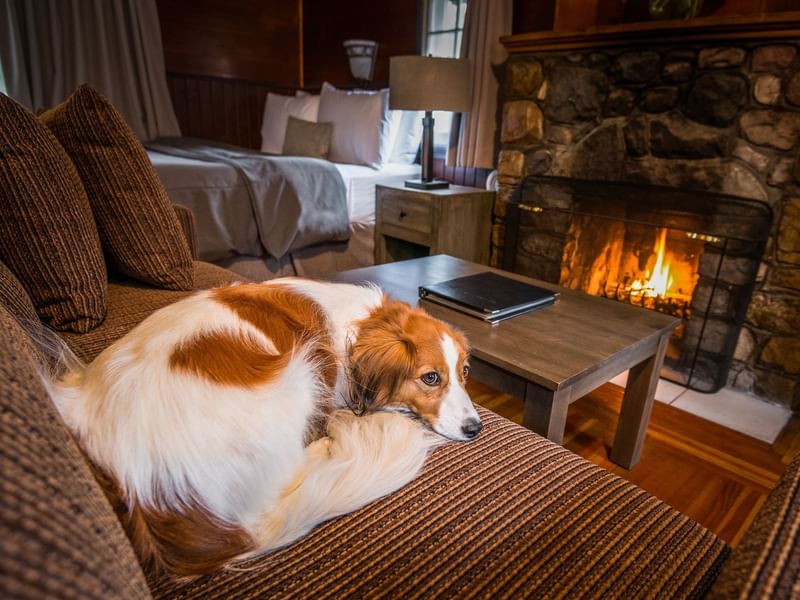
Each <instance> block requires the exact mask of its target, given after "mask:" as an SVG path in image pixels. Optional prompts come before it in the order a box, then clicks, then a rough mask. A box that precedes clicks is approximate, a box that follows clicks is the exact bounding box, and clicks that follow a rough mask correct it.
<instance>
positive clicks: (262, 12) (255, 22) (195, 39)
mask: <svg viewBox="0 0 800 600" xmlns="http://www.w3.org/2000/svg"><path fill="white" fill-rule="evenodd" d="M156 5H157V6H158V17H159V20H160V22H161V38H162V41H163V45H164V60H165V62H166V67H167V72H169V73H180V74H183V75H200V76H204V77H224V78H228V79H242V80H245V81H257V82H261V83H269V84H272V85H277V86H288V87H299V86H301V85H302V56H303V54H302V29H301V23H302V20H301V19H302V16H301V11H302V0H156Z"/></svg>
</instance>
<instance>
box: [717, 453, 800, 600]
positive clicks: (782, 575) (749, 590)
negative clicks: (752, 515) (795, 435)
mask: <svg viewBox="0 0 800 600" xmlns="http://www.w3.org/2000/svg"><path fill="white" fill-rule="evenodd" d="M798 595H800V456H798V457H797V458H795V459H794V461H792V463H791V464H790V465H789V466H788V467H787V469H786V472H784V474H783V476H782V477H781V479H780V481H779V482H778V485H777V487H776V488H775V489H774V490H772V492H771V493H770V495H769V496H768V497H767V501H766V502H765V503H764V506H763V507H761V510H760V511H759V512H758V516H757V517H756V519H755V521H753V524H752V525H750V527H749V528H748V529H747V532H746V533H745V534H744V537H743V538H742V541H741V542H740V543H739V546H737V548H736V549H735V550H734V551H733V552H732V553H731V557H730V559H729V560H728V561H727V562H726V563H725V567H724V568H723V569H722V573H721V574H720V576H719V579H718V580H717V581H716V583H715V584H714V587H713V589H712V590H711V594H709V598H719V599H720V600H721V599H723V598H752V599H753V600H755V599H757V598H770V599H772V600H778V599H782V598H786V599H787V600H788V599H789V598H797V597H798Z"/></svg>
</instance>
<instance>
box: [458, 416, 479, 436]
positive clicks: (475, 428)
mask: <svg viewBox="0 0 800 600" xmlns="http://www.w3.org/2000/svg"><path fill="white" fill-rule="evenodd" d="M481 429H483V423H481V422H480V421H479V420H478V419H468V420H467V421H466V422H465V423H464V424H463V425H462V426H461V432H462V433H463V434H464V435H465V436H467V439H470V440H471V439H472V438H474V437H477V435H478V434H479V433H480V432H481Z"/></svg>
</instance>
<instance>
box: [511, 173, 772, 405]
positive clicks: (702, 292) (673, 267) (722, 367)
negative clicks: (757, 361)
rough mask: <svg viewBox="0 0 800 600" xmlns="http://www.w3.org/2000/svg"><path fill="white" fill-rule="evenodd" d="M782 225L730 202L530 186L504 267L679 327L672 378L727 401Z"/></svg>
mask: <svg viewBox="0 0 800 600" xmlns="http://www.w3.org/2000/svg"><path fill="white" fill-rule="evenodd" d="M771 224H772V213H771V210H770V208H769V206H768V205H767V204H766V203H763V202H760V201H755V200H746V199H742V198H738V197H735V196H729V195H725V194H716V193H710V192H697V191H694V190H687V189H675V188H669V187H663V186H654V185H650V184H641V183H625V182H613V183H612V182H606V181H587V180H579V179H573V178H564V177H548V176H529V177H526V178H525V179H524V180H523V181H522V182H521V184H520V186H519V188H518V192H517V201H515V202H512V203H511V204H509V205H508V206H507V210H506V232H505V240H506V244H507V245H506V247H505V248H504V255H503V260H504V264H503V266H504V268H506V269H508V270H520V269H521V268H522V269H524V271H525V272H526V273H527V274H529V275H532V276H534V277H536V278H538V279H545V280H550V281H557V282H558V283H559V284H560V285H562V286H564V287H567V288H571V289H579V290H582V291H585V292H587V293H589V294H593V295H596V296H602V297H605V298H608V299H610V300H613V301H616V302H624V303H627V304H631V305H634V306H638V307H641V308H643V309H648V310H655V311H658V312H662V313H667V314H669V315H671V316H674V317H677V318H679V319H680V320H681V324H680V326H679V327H678V328H677V329H675V331H674V332H673V334H672V336H671V338H670V343H669V346H668V348H667V352H666V356H665V361H664V364H665V367H664V370H663V371H662V377H666V378H667V379H669V380H671V381H674V382H676V383H679V384H681V385H684V386H686V387H689V388H691V389H695V390H698V391H702V392H715V391H718V390H719V389H720V388H721V387H723V386H725V385H726V384H727V375H728V372H729V368H730V366H731V362H732V358H733V355H734V351H735V348H736V343H737V341H738V338H739V335H740V332H741V327H742V323H743V321H744V318H745V310H746V308H747V306H748V303H749V302H750V299H751V295H752V292H753V288H754V284H755V280H756V276H757V273H758V269H759V264H760V260H761V257H762V255H763V252H764V248H765V242H766V240H767V238H768V235H769V231H770V226H771ZM531 257H534V258H533V260H531ZM518 258H520V259H521V260H518Z"/></svg>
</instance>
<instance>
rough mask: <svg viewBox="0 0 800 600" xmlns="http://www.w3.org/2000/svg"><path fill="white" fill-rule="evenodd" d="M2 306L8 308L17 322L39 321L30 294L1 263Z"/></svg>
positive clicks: (0, 293) (0, 288)
mask: <svg viewBox="0 0 800 600" xmlns="http://www.w3.org/2000/svg"><path fill="white" fill-rule="evenodd" d="M0 304H2V305H3V306H4V307H6V308H7V309H8V311H9V312H10V313H11V316H12V317H14V318H15V319H16V320H17V321H23V322H25V321H28V322H30V321H38V320H39V317H38V316H37V315H36V308H35V307H34V306H33V301H32V300H31V297H30V296H29V295H28V292H26V291H25V288H24V287H23V286H22V284H21V283H20V282H19V279H17V278H16V276H15V275H14V273H12V272H11V270H10V269H9V268H8V267H7V266H5V265H4V264H3V263H2V262H0Z"/></svg>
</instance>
